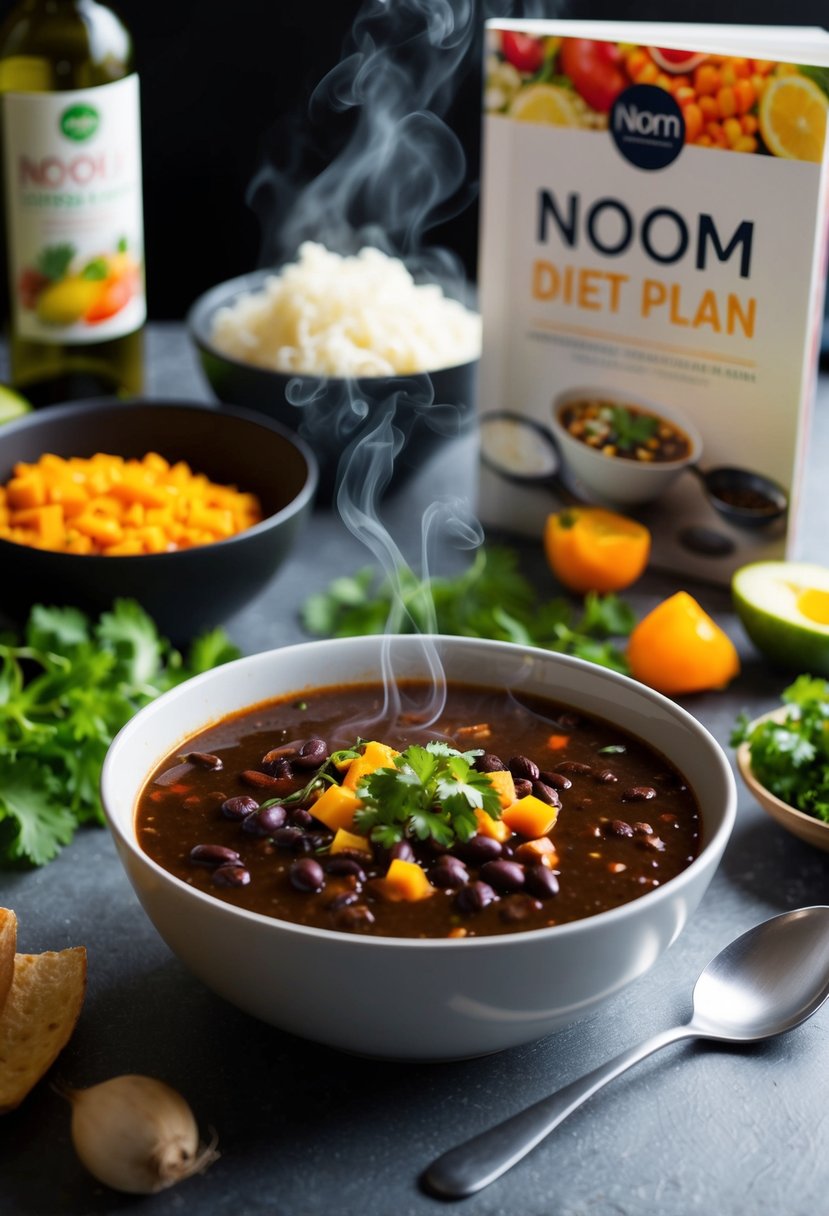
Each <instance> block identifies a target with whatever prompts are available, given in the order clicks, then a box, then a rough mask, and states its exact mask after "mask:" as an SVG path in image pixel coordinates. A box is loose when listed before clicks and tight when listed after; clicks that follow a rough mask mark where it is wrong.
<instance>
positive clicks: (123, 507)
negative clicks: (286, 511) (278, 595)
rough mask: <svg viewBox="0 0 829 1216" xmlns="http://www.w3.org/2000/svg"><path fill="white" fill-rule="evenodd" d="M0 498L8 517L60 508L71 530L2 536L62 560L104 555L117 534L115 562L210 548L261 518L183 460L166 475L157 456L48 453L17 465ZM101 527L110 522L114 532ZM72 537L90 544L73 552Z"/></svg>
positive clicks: (244, 496) (249, 497)
mask: <svg viewBox="0 0 829 1216" xmlns="http://www.w3.org/2000/svg"><path fill="white" fill-rule="evenodd" d="M0 495H2V500H0V505H2V506H4V507H6V508H8V510H9V511H25V510H32V509H34V508H39V507H43V506H50V507H51V506H56V507H58V506H59V507H61V508H62V510H63V519H64V520H71V521H72V523H73V526H72V528H71V529H69V528H66V529H63V528H61V529H60V530H59V529H58V528H57V527H56V526H55V524H54V520H55V519H56V518H57V517H56V516H54V515H49V516H46V517H45V518H46V519H47V520H49V521H50V522H49V523H48V525H42V524H39V525H37V526H35V525H28V524H27V525H26V526H25V527H23V526H21V527H18V528H17V529H12V528H11V527H10V529H9V532H8V533H6V534H4V535H5V538H6V539H10V540H14V541H16V542H17V543H19V544H33V545H36V546H38V547H39V548H50V549H57V550H61V549H62V550H64V551H65V552H67V553H86V552H90V553H103V552H106V551H107V550H108V549H110V548H111V547H112V546H113V545H118V546H120V545H121V536H122V534H123V536H124V538H125V540H129V542H130V543H129V544H128V545H126V547H125V548H124V549H123V550H120V552H121V554H122V555H127V554H130V555H137V554H141V553H164V552H167V551H169V550H171V549H179V548H188V547H190V546H191V545H203V544H211V543H212V542H213V541H215V540H216V539H217V538H220V539H223V538H225V537H227V536H232V535H233V534H234V533H235V532H239V531H242V530H243V529H245V528H248V527H251V526H252V525H254V524H256V523H259V522H260V520H261V519H262V518H263V515H262V508H261V505H260V503H259V500H258V499H257V498H256V496H255V495H253V494H250V493H247V492H243V493H240V492H239V491H238V490H237V489H236V488H235V486H221V485H214V484H213V483H212V482H211V481H209V480H208V478H207V477H205V475H204V474H203V473H193V471H192V470H191V469H190V467H189V465H187V464H185V463H184V462H183V461H180V462H179V463H178V464H176V465H174V466H173V467H172V468H171V467H170V465H169V464H168V463H167V461H166V460H165V459H164V457H163V456H160V455H159V454H158V453H157V452H149V453H147V455H146V456H144V457H143V458H142V459H141V460H125V459H124V458H123V457H121V456H111V455H107V454H106V453H104V452H96V454H95V455H94V456H91V457H89V458H85V457H84V458H82V457H76V456H73V457H69V458H68V459H64V458H63V457H61V456H55V455H54V454H52V453H49V452H47V453H45V454H44V455H43V456H41V458H40V459H39V460H38V462H37V463H36V464H27V463H25V462H23V461H19V462H18V463H17V464H16V465H15V466H14V471H13V476H12V478H11V479H10V480H9V482H8V483H7V485H6V486H3V487H0ZM106 520H109V521H112V522H114V523H116V524H117V525H118V531H116V529H115V528H114V527H112V526H109V525H108V524H107V523H106V522H105V521H106ZM78 521H80V522H78ZM101 521H104V522H103V523H102V522H101ZM147 528H151V529H154V531H146V529H147ZM12 531H14V535H12ZM79 536H83V537H85V538H86V539H87V540H89V541H90V542H91V544H90V545H88V546H87V545H86V544H83V545H79V544H78V540H77V538H78V537H79ZM136 539H137V540H138V542H139V543H138V544H137V545H136V544H135V543H133V542H134V541H135V540H136Z"/></svg>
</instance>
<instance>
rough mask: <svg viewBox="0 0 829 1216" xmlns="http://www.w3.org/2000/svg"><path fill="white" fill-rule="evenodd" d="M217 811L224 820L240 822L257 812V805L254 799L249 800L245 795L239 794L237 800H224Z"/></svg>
mask: <svg viewBox="0 0 829 1216" xmlns="http://www.w3.org/2000/svg"><path fill="white" fill-rule="evenodd" d="M219 810H220V811H221V813H222V814H223V815H224V817H225V819H234V820H236V821H241V820H242V819H245V818H246V817H247V816H248V815H250V814H251V812H253V811H258V810H259V803H258V802H257V801H256V799H255V798H251V797H249V795H247V794H240V795H239V796H238V798H226V799H225V800H224V802H223V803H222V805H221V806H220V807H219Z"/></svg>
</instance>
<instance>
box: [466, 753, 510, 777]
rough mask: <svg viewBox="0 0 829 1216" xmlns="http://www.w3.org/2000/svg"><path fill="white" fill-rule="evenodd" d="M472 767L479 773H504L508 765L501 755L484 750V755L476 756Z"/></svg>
mask: <svg viewBox="0 0 829 1216" xmlns="http://www.w3.org/2000/svg"><path fill="white" fill-rule="evenodd" d="M472 767H473V768H474V769H477V771H478V772H479V773H503V772H505V771H506V767H507V766H506V764H504V762H503V760H502V759H501V758H500V756H494V755H493V754H492V752H484V754H483V755H482V756H476V757H475V762H474V764H473V765H472Z"/></svg>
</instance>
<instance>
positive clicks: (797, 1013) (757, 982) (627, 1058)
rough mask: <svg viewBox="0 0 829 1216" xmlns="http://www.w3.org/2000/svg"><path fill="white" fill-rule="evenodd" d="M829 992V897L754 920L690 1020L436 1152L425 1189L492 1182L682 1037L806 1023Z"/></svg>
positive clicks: (697, 998) (722, 960) (703, 986)
mask: <svg viewBox="0 0 829 1216" xmlns="http://www.w3.org/2000/svg"><path fill="white" fill-rule="evenodd" d="M827 996H829V907H824V906H816V907H811V908H798V909H797V910H796V911H794V912H784V913H783V914H782V915H781V916H773V917H772V918H771V920H767V921H764V922H763V923H762V924H760V925H756V926H755V927H754V928H753V929H749V931H748V932H747V933H744V934H743V935H742V936H741V937H738V938H737V939H736V940H735V941H733V942H731V944H730V945H728V946H726V947H725V949H724V950H722V951H721V952H720V953H719V954H718V955H717V956H716V958H714V959H712V960H711V962H710V963H709V964H708V966H707V967H706V968H705V970H704V971H703V973H702V975H701V976H700V977H699V979H698V980H697V983H696V987H695V988H694V996H693V1014H692V1016H691V1019H690V1021H688V1022H686V1023H684V1024H683V1025H682V1026H675V1027H673V1028H672V1029H670V1030H663V1031H662V1032H661V1033H660V1034H657V1035H654V1037H653V1038H651V1039H648V1040H647V1042H645V1043H642V1044H641V1046H639V1047H633V1048H631V1049H630V1051H625V1052H623V1053H622V1054H621V1055H619V1056H616V1058H615V1059H613V1060H610V1061H609V1062H608V1063H607V1064H603V1065H602V1066H601V1067H600V1068H597V1069H595V1071H593V1072H590V1073H588V1074H587V1076H586V1077H582V1078H581V1079H580V1080H578V1081H573V1083H572V1084H571V1085H566V1086H565V1087H564V1089H560V1090H559V1091H558V1092H557V1093H554V1094H551V1095H550V1096H549V1097H547V1098H542V1099H541V1101H540V1102H536V1103H535V1104H534V1105H533V1106H529V1107H527V1109H526V1110H524V1111H521V1112H520V1113H519V1114H517V1115H513V1116H512V1118H511V1119H506V1120H505V1121H504V1122H503V1123H499V1124H497V1125H496V1126H495V1127H493V1128H490V1130H489V1131H486V1132H483V1133H482V1134H481V1135H480V1136H474V1137H473V1138H472V1139H471V1140H467V1141H466V1142H465V1143H464V1144H461V1145H459V1146H458V1147H457V1148H453V1149H451V1150H450V1151H449V1152H448V1153H444V1154H443V1156H442V1157H438V1159H437V1161H434V1162H433V1163H432V1165H430V1166H429V1168H428V1170H427V1171H426V1173H425V1174H424V1175H423V1183H424V1185H425V1186H426V1187H427V1189H428V1190H430V1191H432V1192H433V1193H434V1194H437V1195H439V1196H441V1197H442V1198H446V1199H461V1198H463V1197H464V1196H465V1195H472V1194H474V1192H475V1191H479V1190H481V1189H482V1188H483V1187H485V1186H488V1185H489V1183H490V1182H494V1181H495V1179H496V1178H499V1177H500V1176H501V1174H503V1173H505V1172H506V1171H507V1170H508V1169H511V1167H512V1166H513V1165H515V1164H516V1162H518V1161H520V1160H521V1159H522V1157H525V1156H526V1154H527V1153H529V1152H530V1150H531V1149H533V1148H535V1146H536V1145H537V1144H539V1143H540V1142H541V1141H542V1140H543V1139H544V1138H545V1136H548V1135H549V1134H550V1132H551V1131H553V1129H554V1128H556V1127H558V1125H559V1123H561V1122H562V1121H563V1120H564V1119H566V1118H567V1116H568V1115H569V1114H571V1113H572V1111H574V1110H576V1109H577V1107H579V1106H581V1104H582V1103H583V1102H586V1101H587V1099H588V1098H590V1097H592V1096H593V1094H595V1093H596V1091H597V1090H599V1089H601V1087H602V1086H603V1085H606V1084H607V1082H608V1081H612V1080H613V1078H614V1077H618V1076H619V1074H620V1073H623V1072H624V1071H625V1070H626V1069H628V1068H630V1067H631V1066H632V1065H634V1064H638V1062H639V1061H640V1060H644V1059H645V1057H646V1056H649V1055H651V1054H652V1053H653V1052H654V1051H658V1050H659V1048H660V1047H666V1046H667V1045H668V1044H669V1043H675V1042H677V1041H678V1040H679V1039H693V1038H701V1039H713V1040H715V1041H716V1042H718V1043H754V1042H757V1041H759V1040H760V1039H768V1038H771V1037H772V1036H773V1035H777V1034H782V1033H783V1032H784V1031H786V1030H792V1029H794V1027H795V1026H799V1025H800V1023H801V1022H804V1021H805V1020H806V1019H807V1018H809V1017H811V1016H812V1014H813V1013H815V1012H816V1011H817V1010H818V1009H819V1008H820V1006H821V1005H822V1004H823V1002H824V1001H825V1000H826V998H827Z"/></svg>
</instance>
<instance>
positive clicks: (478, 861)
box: [455, 835, 501, 866]
mask: <svg viewBox="0 0 829 1216" xmlns="http://www.w3.org/2000/svg"><path fill="white" fill-rule="evenodd" d="M455 851H456V853H457V855H458V856H459V857H460V858H461V859H462V860H463V861H466V862H469V864H470V865H473V866H479V865H482V864H483V863H484V862H485V861H494V860H495V858H496V857H500V856H501V843H500V841H498V840H495V839H494V837H492V836H481V835H478V836H470V838H469V840H467V841H466V842H465V843H464V844H462V845H458V847H457V849H456V850H455Z"/></svg>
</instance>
